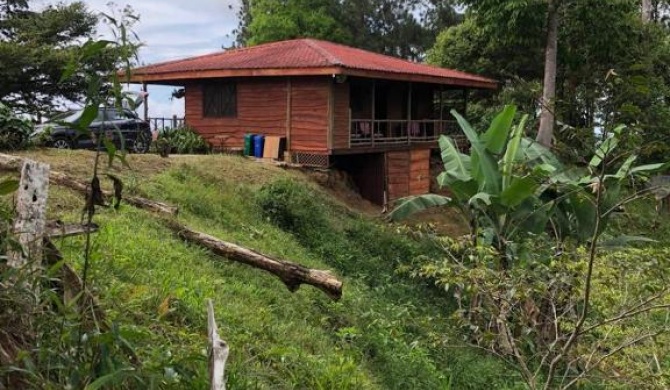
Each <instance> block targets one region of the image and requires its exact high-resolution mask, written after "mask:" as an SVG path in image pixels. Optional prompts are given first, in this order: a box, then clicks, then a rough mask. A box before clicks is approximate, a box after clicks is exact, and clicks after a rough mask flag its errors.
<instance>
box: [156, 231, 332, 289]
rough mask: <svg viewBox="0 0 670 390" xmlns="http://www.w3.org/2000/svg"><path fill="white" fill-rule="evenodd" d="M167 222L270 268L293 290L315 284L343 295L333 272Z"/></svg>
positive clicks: (207, 244) (213, 247) (234, 256)
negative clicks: (268, 254) (272, 255)
mask: <svg viewBox="0 0 670 390" xmlns="http://www.w3.org/2000/svg"><path fill="white" fill-rule="evenodd" d="M163 222H164V223H165V225H166V226H168V227H169V228H170V230H172V231H173V232H175V233H176V234H177V236H179V237H180V238H182V239H184V240H186V241H188V242H191V243H194V244H197V245H199V246H201V247H203V248H207V249H209V250H210V251H212V252H213V253H214V254H216V255H219V256H222V257H225V258H228V259H230V260H234V261H237V262H240V263H244V264H247V265H250V266H252V267H255V268H259V269H262V270H264V271H267V272H269V273H271V274H273V275H275V276H277V277H278V278H279V279H281V281H282V282H284V284H285V285H286V287H287V288H288V289H289V291H291V292H294V291H296V290H298V288H299V287H300V285H301V284H309V285H312V286H314V287H316V288H318V289H319V290H321V291H323V292H325V293H326V294H328V296H329V297H330V298H332V299H334V300H338V299H340V297H342V282H341V281H340V280H338V279H337V278H336V277H334V276H333V275H332V274H331V273H330V272H328V271H323V270H317V269H311V268H306V267H303V266H302V265H300V264H296V263H291V262H290V261H286V260H280V259H275V258H272V257H270V256H266V255H264V254H262V253H258V252H256V251H253V250H251V249H248V248H245V247H242V246H239V245H236V244H233V243H230V242H226V241H223V240H219V239H218V238H216V237H213V236H210V235H209V234H205V233H202V232H198V231H195V230H193V229H190V228H189V227H187V226H185V225H182V224H181V223H179V222H177V221H175V220H173V219H167V218H164V219H163Z"/></svg>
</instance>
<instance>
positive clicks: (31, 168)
mask: <svg viewBox="0 0 670 390" xmlns="http://www.w3.org/2000/svg"><path fill="white" fill-rule="evenodd" d="M48 194H49V165H48V164H42V163H38V162H36V161H32V160H25V162H24V164H23V168H22V169H21V181H20V184H19V190H18V192H17V196H16V218H15V220H14V224H13V226H12V233H13V235H14V237H15V239H16V241H17V242H18V243H19V244H21V247H22V248H23V250H22V251H21V250H15V249H10V250H9V251H8V254H7V264H8V265H9V266H10V267H14V268H22V267H24V266H25V265H26V264H28V261H31V262H33V264H34V267H35V268H38V267H39V266H40V265H41V263H42V254H43V248H42V240H43V238H44V233H45V228H46V211H47V198H48Z"/></svg>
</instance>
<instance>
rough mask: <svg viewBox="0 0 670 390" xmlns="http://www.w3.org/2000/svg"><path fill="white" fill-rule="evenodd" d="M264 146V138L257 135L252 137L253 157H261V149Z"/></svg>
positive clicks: (261, 135)
mask: <svg viewBox="0 0 670 390" xmlns="http://www.w3.org/2000/svg"><path fill="white" fill-rule="evenodd" d="M264 146H265V136H264V135H263V134H257V135H255V136H254V157H257V158H261V157H263V147H264Z"/></svg>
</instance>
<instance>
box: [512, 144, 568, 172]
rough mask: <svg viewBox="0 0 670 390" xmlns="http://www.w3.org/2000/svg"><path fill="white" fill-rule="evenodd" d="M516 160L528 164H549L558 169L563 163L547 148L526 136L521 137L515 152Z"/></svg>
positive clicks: (559, 169)
mask: <svg viewBox="0 0 670 390" xmlns="http://www.w3.org/2000/svg"><path fill="white" fill-rule="evenodd" d="M516 161H517V162H522V163H525V164H530V165H532V164H549V165H552V166H554V167H556V169H557V170H558V171H561V170H563V169H562V168H563V165H562V164H561V163H560V161H558V159H557V158H556V156H555V155H554V153H552V152H551V150H550V149H549V148H547V147H545V146H543V145H541V144H539V143H538V142H536V141H535V140H534V139H531V138H527V137H524V138H522V139H521V145H520V147H519V151H518V152H517V154H516Z"/></svg>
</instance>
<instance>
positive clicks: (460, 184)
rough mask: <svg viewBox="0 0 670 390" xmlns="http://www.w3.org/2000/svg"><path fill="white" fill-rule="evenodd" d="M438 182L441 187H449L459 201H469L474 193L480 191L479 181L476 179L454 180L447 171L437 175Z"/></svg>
mask: <svg viewBox="0 0 670 390" xmlns="http://www.w3.org/2000/svg"><path fill="white" fill-rule="evenodd" d="M437 184H439V186H440V187H441V188H447V189H449V192H451V195H452V197H453V198H455V199H456V200H457V201H458V202H462V203H463V202H467V201H468V199H470V198H471V197H472V196H474V194H476V193H477V192H478V186H477V182H476V181H475V180H474V179H470V180H468V181H463V180H453V179H452V178H450V177H449V175H447V173H446V172H442V173H440V175H438V177H437Z"/></svg>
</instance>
